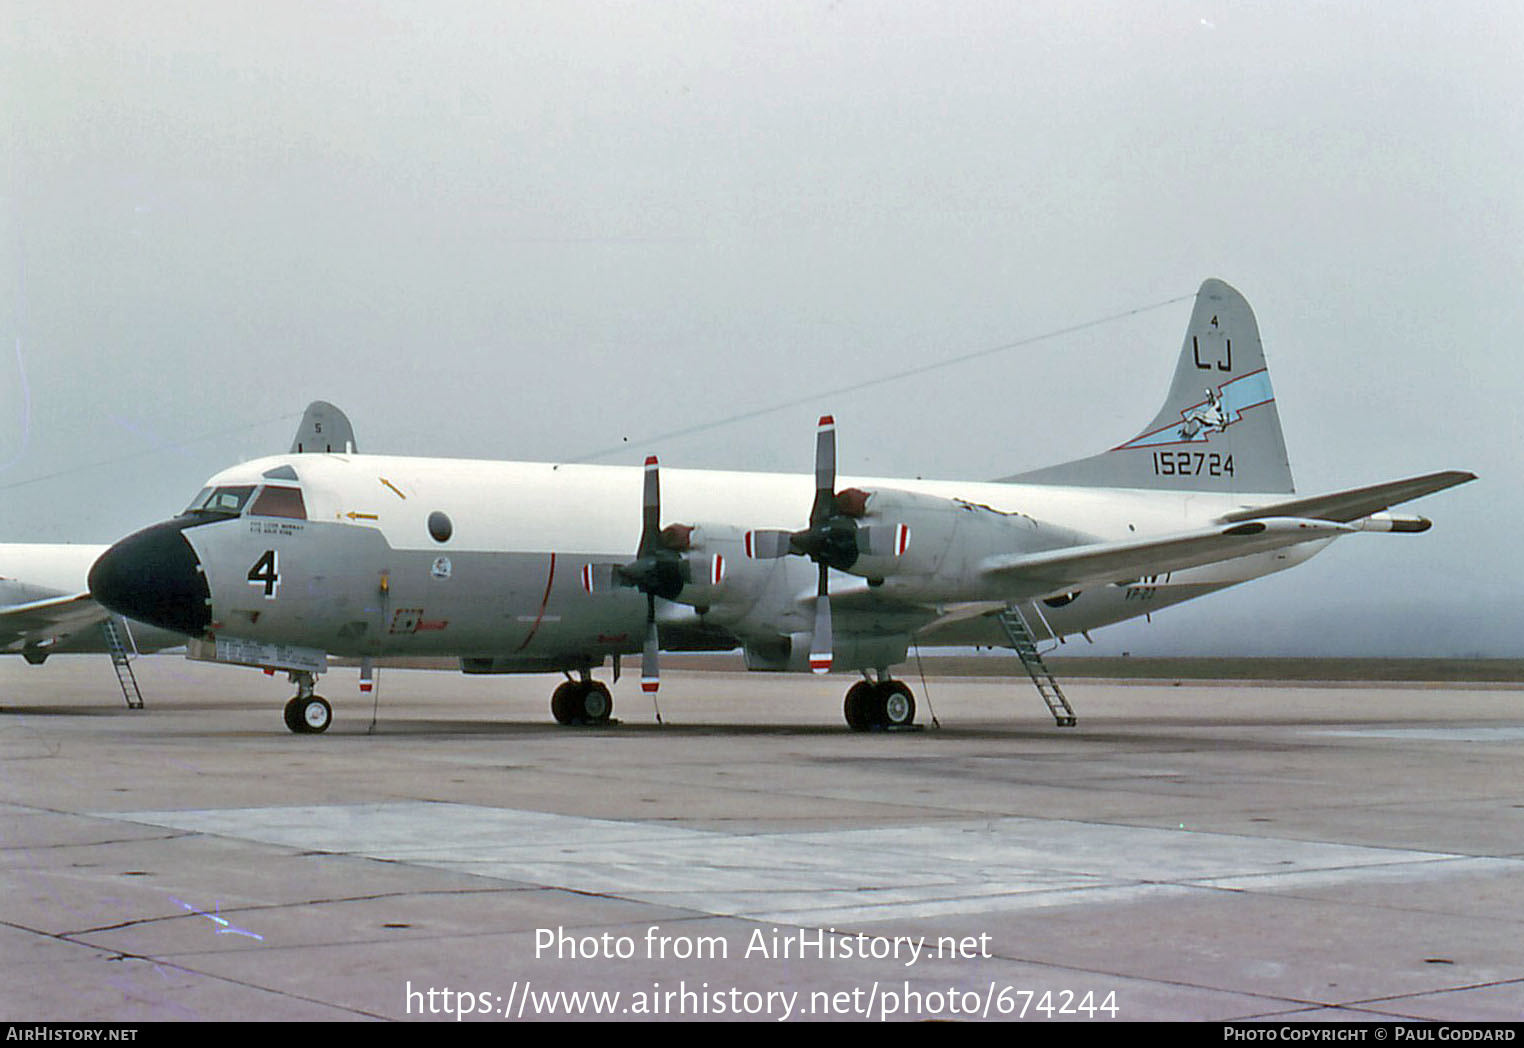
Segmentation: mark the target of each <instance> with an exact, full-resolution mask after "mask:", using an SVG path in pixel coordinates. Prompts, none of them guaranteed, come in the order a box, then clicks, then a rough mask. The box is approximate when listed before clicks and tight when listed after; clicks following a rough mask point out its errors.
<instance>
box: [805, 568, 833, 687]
mask: <svg viewBox="0 0 1524 1048" xmlns="http://www.w3.org/2000/svg"><path fill="white" fill-rule="evenodd" d="M830 570H831V569H830V568H828V567H827V566H826V565H825V564H824V563H822V564H821V565H820V586H819V588H818V589H817V590H816V596H815V633H814V635H813V636H812V637H811V638H810V670H811V671H812V672H815V673H829V672H830V671H831V660H832V650H833V648H834V645H833V643H832V640H831V594H830V593H829V592H827V590H826V573H827V572H828V571H830Z"/></svg>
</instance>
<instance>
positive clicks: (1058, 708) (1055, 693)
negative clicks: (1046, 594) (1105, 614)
mask: <svg viewBox="0 0 1524 1048" xmlns="http://www.w3.org/2000/svg"><path fill="white" fill-rule="evenodd" d="M1038 614H1039V615H1040V614H1041V612H1038ZM995 618H996V619H998V620H999V621H1000V626H1001V628H1002V629H1004V630H1005V635H1006V637H1008V638H1009V639H1010V642H1011V647H1012V648H1014V649H1016V656H1017V658H1019V659H1021V664H1022V665H1023V666H1025V667H1026V670H1027V676H1029V677H1031V678H1032V683H1033V684H1034V685H1036V686H1037V694H1039V695H1041V696H1042V701H1043V702H1045V703H1047V705H1048V710H1049V712H1051V713H1052V714H1053V723H1055V724H1057V725H1058V726H1059V727H1060V728H1072V727H1074V725H1075V723H1076V720H1075V716H1074V708H1073V707H1072V706H1070V705H1069V700H1068V699H1066V698H1064V689H1062V688H1060V687H1059V686H1058V681H1057V680H1056V679H1054V677H1053V674H1052V673H1051V672H1049V670H1048V666H1047V664H1046V663H1045V662H1043V660H1042V653H1041V652H1040V651H1038V650H1037V641H1036V640H1035V639H1034V638H1033V636H1032V629H1031V627H1030V626H1028V625H1027V620H1026V616H1025V615H1023V614H1022V613H1021V608H1020V607H1018V606H1017V605H1015V604H1007V605H1006V606H1005V610H1004V611H1002V612H1000V613H999V614H997V615H996V616H995ZM1045 625H1046V623H1045ZM1048 632H1049V633H1052V630H1049V631H1048Z"/></svg>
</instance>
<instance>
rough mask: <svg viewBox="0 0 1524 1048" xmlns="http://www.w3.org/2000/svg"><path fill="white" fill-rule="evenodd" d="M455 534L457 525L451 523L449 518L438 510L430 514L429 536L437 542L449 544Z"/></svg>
mask: <svg viewBox="0 0 1524 1048" xmlns="http://www.w3.org/2000/svg"><path fill="white" fill-rule="evenodd" d="M454 533H455V525H454V524H451V523H450V518H449V517H447V516H446V515H445V514H443V513H441V512H440V511H439V510H437V509H436V510H435V511H434V512H433V513H430V514H429V534H430V535H431V536H433V538H434V541H435V542H448V541H449V540H450V536H451V535H453V534H454Z"/></svg>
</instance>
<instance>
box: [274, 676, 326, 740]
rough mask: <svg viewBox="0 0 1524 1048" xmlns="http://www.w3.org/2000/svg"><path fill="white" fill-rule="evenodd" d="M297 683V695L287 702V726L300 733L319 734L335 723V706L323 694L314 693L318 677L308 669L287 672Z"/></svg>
mask: <svg viewBox="0 0 1524 1048" xmlns="http://www.w3.org/2000/svg"><path fill="white" fill-rule="evenodd" d="M287 676H288V677H290V678H291V683H293V684H295V685H296V697H295V698H294V699H292V700H291V701H290V702H288V703H286V727H288V728H290V729H291V730H292V731H294V732H296V733H297V734H298V735H317V734H320V733H322V732H325V731H327V730H328V725H330V724H332V723H333V707H332V706H330V705H328V700H327V699H325V698H323V697H322V696H321V695H317V694H314V692H313V689H314V688H316V687H317V678H316V677H315V676H314V675H313V674H312V673H311V672H310V671H308V670H293V671H291V672H290V673H288V674H287Z"/></svg>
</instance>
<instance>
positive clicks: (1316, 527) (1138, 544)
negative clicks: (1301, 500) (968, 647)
mask: <svg viewBox="0 0 1524 1048" xmlns="http://www.w3.org/2000/svg"><path fill="white" fill-rule="evenodd" d="M1355 530H1358V529H1356V528H1352V527H1350V526H1349V525H1347V524H1342V523H1337V522H1334V521H1328V520H1309V519H1305V518H1299V517H1268V518H1260V519H1255V520H1250V521H1245V522H1242V523H1236V524H1221V525H1217V526H1215V527H1211V528H1203V529H1200V530H1196V531H1186V532H1179V533H1177V534H1174V535H1165V536H1162V537H1158V538H1150V539H1138V540H1136V541H1128V542H1098V543H1093V544H1091V545H1085V546H1070V547H1067V548H1065V549H1056V550H1048V551H1046V552H1043V553H1006V554H1000V555H997V556H994V557H989V558H987V559H986V560H985V561H984V563H983V565H982V569H983V574H984V577H985V578H986V580H988V581H990V582H991V583H993V584H994V587H995V588H998V590H999V591H1000V593H1001V595H1002V596H1004V597H1005V598H1006V599H1007V600H1025V599H1027V598H1030V597H1039V596H1042V595H1044V594H1048V593H1055V592H1061V591H1063V590H1069V589H1080V588H1082V587H1085V586H1095V585H1103V584H1105V583H1108V582H1124V581H1131V580H1133V579H1136V578H1139V577H1140V576H1144V575H1162V574H1164V573H1165V572H1169V571H1184V570H1185V569H1186V568H1195V567H1200V566H1201V565H1203V564H1213V563H1216V562H1217V561H1222V560H1232V559H1233V558H1235V557H1246V556H1249V555H1250V554H1253V553H1264V552H1265V551H1267V550H1273V549H1281V548H1284V547H1286V546H1295V545H1299V544H1301V543H1303V542H1313V541H1316V540H1318V539H1331V538H1334V537H1336V536H1338V535H1343V534H1345V533H1347V532H1351V531H1355Z"/></svg>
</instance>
